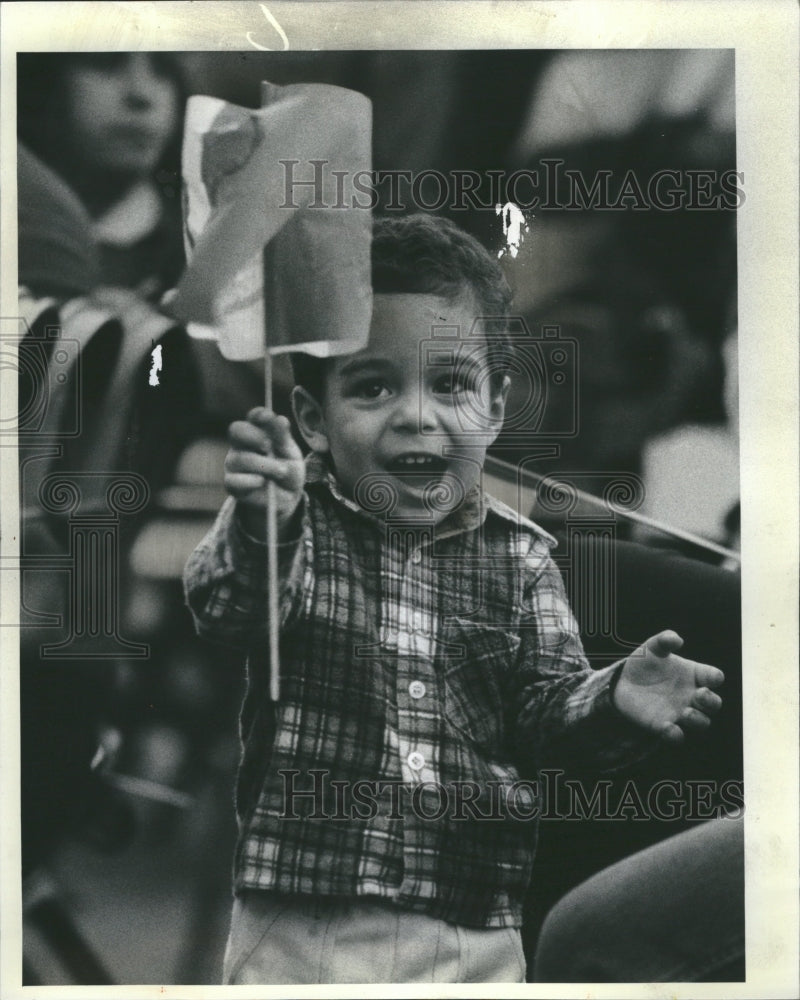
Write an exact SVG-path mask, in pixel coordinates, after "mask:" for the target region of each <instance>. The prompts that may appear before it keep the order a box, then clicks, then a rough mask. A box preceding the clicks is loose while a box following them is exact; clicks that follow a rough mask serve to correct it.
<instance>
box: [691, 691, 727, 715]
mask: <svg viewBox="0 0 800 1000" xmlns="http://www.w3.org/2000/svg"><path fill="white" fill-rule="evenodd" d="M692 706H693V707H694V708H697V709H699V710H700V711H701V712H705V713H706V714H707V715H709V714H710V715H716V713H717V712H718V711H719V710H720V709H721V708H722V698H720V696H719V695H718V694H714V692H713V691H709V690H708V688H698V689H697V691H695V693H694V697H693V698H692Z"/></svg>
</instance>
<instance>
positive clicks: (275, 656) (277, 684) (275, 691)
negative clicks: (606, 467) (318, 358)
mask: <svg viewBox="0 0 800 1000" xmlns="http://www.w3.org/2000/svg"><path fill="white" fill-rule="evenodd" d="M271 93H272V86H271V84H269V83H268V82H267V81H266V80H262V82H261V107H262V108H263V107H266V106H267V104H269V101H270V95H271ZM273 250H274V248H273V247H271V246H270V245H269V244H267V246H266V247H264V251H263V253H262V263H263V270H262V274H263V275H264V283H263V287H264V406H265V407H266V408H267V410H269V411H270V413H271V412H272V355H271V354H270V353H269V336H268V330H269V323H268V322H267V308H268V306H269V303H270V302H273V303H274V301H275V299H274V295H273V291H274V280H273V279H274V259H273V258H274V254H273ZM278 586H279V584H278V508H277V499H276V496H275V483H274V482H273V481H272V480H270V481H269V482H268V483H267V624H268V626H269V696H270V699H271V700H272V701H274V702H277V701H278V700H279V699H280V690H281V669H280V656H279V639H280V610H279V603H278Z"/></svg>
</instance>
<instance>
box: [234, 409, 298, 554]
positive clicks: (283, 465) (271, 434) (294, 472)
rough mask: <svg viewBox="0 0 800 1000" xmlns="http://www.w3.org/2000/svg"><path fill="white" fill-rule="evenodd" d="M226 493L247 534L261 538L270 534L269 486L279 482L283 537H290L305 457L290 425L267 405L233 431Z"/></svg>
mask: <svg viewBox="0 0 800 1000" xmlns="http://www.w3.org/2000/svg"><path fill="white" fill-rule="evenodd" d="M228 439H229V441H230V448H229V450H228V454H227V455H226V456H225V480H224V481H225V489H226V490H227V491H228V493H229V494H230V495H231V496H232V497H234V498H235V499H236V501H237V505H238V513H239V516H240V517H241V519H242V523H243V525H244V527H245V529H246V530H247V531H248V532H249V533H250V534H251V535H254V536H255V537H256V538H262V539H263V538H264V537H265V535H266V514H265V511H266V507H267V481H268V480H271V481H272V482H273V483H275V486H276V489H275V501H276V509H277V522H278V534H279V535H281V534H285V532H286V529H287V527H288V525H289V522H290V521H291V518H292V515H293V514H294V512H295V511H296V510H297V506H298V504H299V503H300V496H301V494H302V490H303V483H304V481H305V466H304V464H303V456H302V453H301V451H300V449H299V447H298V446H297V442H296V441H295V440H294V438H293V437H292V432H291V428H290V424H289V421H288V420H287V418H286V417H279V416H277V415H276V414H274V413H273V412H272V411H271V410H267V409H265V408H264V407H263V406H257V407H255V408H254V409H252V410H250V412H249V413H248V414H247V419H246V420H236V421H234V422H233V423H232V424H231V425H230V427H229V428H228Z"/></svg>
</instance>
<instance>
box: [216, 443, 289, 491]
mask: <svg viewBox="0 0 800 1000" xmlns="http://www.w3.org/2000/svg"><path fill="white" fill-rule="evenodd" d="M225 472H226V477H227V475H249V476H258V477H259V478H260V480H261V483H260V485H261V486H263V485H264V484H265V481H266V480H267V479H270V480H272V482H273V483H276V484H277V485H278V486H282V487H283V488H284V489H286V490H297V489H299V487H300V486H301V485H302V484H301V476H299V475H298V470H297V469H296V467H295V466H294V464H293V463H292V462H291V461H289V460H288V459H285V458H273V457H272V456H271V455H257V454H256V453H255V452H252V451H234V452H229V454H228V458H226V460H225Z"/></svg>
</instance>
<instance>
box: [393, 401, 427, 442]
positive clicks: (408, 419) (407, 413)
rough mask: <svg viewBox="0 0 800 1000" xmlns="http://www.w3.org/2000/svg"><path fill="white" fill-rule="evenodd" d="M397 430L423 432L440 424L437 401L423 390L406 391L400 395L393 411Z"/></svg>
mask: <svg viewBox="0 0 800 1000" xmlns="http://www.w3.org/2000/svg"><path fill="white" fill-rule="evenodd" d="M393 426H394V428H395V430H402V431H404V432H405V433H412V434H422V433H425V432H426V431H428V432H430V431H434V430H436V428H437V426H438V417H437V412H436V405H435V402H434V401H433V400H431V399H429V398H428V397H427V396H426V395H425V393H422V392H405V393H403V394H402V395H400V396H398V398H397V403H396V405H395V408H394V413H393Z"/></svg>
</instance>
